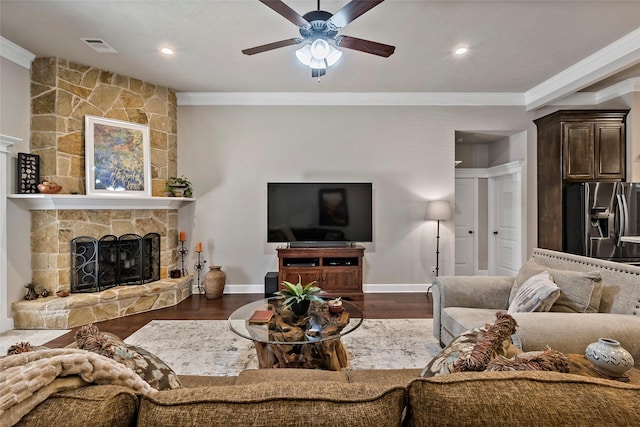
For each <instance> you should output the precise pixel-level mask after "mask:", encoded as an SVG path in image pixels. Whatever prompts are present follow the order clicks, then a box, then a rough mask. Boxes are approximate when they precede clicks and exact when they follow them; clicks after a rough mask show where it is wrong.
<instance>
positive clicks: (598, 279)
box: [432, 249, 640, 367]
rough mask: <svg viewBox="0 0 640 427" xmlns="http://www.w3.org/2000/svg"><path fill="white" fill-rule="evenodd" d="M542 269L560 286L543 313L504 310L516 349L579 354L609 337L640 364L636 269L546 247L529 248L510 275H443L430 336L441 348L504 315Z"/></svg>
mask: <svg viewBox="0 0 640 427" xmlns="http://www.w3.org/2000/svg"><path fill="white" fill-rule="evenodd" d="M543 271H548V272H549V273H550V274H551V276H552V277H553V278H555V281H556V283H557V284H558V286H559V287H560V288H561V296H560V298H559V299H558V300H557V301H556V302H555V303H554V305H553V306H552V307H551V310H550V311H549V312H532V313H512V316H513V318H514V319H515V320H516V322H517V323H518V328H517V332H516V334H515V335H514V337H513V340H514V344H516V345H517V346H519V347H520V348H522V350H524V351H535V350H540V349H543V348H545V347H546V346H550V347H551V348H553V349H554V350H558V351H561V352H563V353H579V354H584V351H585V349H586V347H587V345H589V344H590V343H592V342H595V341H598V339H599V338H603V337H607V338H613V339H615V340H617V341H619V342H620V344H621V345H622V347H624V348H625V349H627V350H628V351H629V352H630V353H631V354H632V356H633V358H634V360H635V364H636V367H638V366H640V267H636V266H632V265H627V264H620V263H615V262H611V261H605V260H600V259H594V258H589V257H584V256H579V255H572V254H567V253H563V252H556V251H551V250H547V249H534V251H533V254H532V256H531V258H530V259H529V261H528V262H527V263H526V264H525V265H524V266H523V267H522V268H521V269H520V271H519V272H518V274H517V275H516V276H515V277H503V276H455V277H454V276H448V277H447V276H443V277H438V278H436V280H435V281H434V285H433V287H432V292H433V305H434V307H433V332H434V335H435V337H436V338H438V339H439V340H440V342H441V344H443V345H445V344H449V343H450V342H451V341H452V340H453V339H454V338H455V337H456V336H458V335H459V334H461V333H462V332H464V331H466V330H468V329H471V328H473V327H476V326H479V325H483V324H485V323H488V322H491V321H492V320H493V319H494V317H495V313H496V312H497V311H501V310H502V311H504V310H507V308H508V307H509V304H510V302H511V300H512V299H513V294H514V290H515V289H516V288H517V287H518V286H519V285H521V284H522V283H523V282H524V281H526V280H527V279H528V278H530V277H531V276H533V275H535V274H537V273H540V272H543Z"/></svg>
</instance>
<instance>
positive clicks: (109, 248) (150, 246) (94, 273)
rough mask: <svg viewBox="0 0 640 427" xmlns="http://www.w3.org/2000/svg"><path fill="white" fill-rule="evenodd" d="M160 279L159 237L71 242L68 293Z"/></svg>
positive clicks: (82, 239) (91, 239) (158, 235)
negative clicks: (69, 289) (69, 285)
mask: <svg viewBox="0 0 640 427" xmlns="http://www.w3.org/2000/svg"><path fill="white" fill-rule="evenodd" d="M157 280H160V234H158V233H149V234H146V235H144V236H139V235H137V234H124V235H122V236H120V237H117V236H114V235H106V236H103V237H101V238H99V239H95V238H93V237H89V236H80V237H76V238H74V239H73V240H71V292H72V293H81V292H100V291H103V290H105V289H109V288H113V287H115V286H119V285H142V284H144V283H149V282H153V281H157Z"/></svg>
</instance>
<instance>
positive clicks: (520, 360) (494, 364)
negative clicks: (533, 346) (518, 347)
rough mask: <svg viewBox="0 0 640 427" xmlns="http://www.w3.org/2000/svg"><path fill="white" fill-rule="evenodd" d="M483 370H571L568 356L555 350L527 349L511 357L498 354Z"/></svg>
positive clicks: (567, 371) (566, 371) (565, 371)
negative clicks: (527, 350) (525, 351)
mask: <svg viewBox="0 0 640 427" xmlns="http://www.w3.org/2000/svg"><path fill="white" fill-rule="evenodd" d="M485 371H555V372H563V373H569V372H570V371H571V366H570V361H569V357H568V356H567V355H566V354H564V353H561V352H559V351H556V350H551V349H550V348H546V349H545V350H544V351H529V352H527V353H521V354H517V355H515V356H514V357H512V358H506V357H503V356H498V357H496V358H495V359H494V360H492V361H491V362H490V363H488V364H487V367H486V369H485Z"/></svg>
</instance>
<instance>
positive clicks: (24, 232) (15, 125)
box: [0, 57, 31, 322]
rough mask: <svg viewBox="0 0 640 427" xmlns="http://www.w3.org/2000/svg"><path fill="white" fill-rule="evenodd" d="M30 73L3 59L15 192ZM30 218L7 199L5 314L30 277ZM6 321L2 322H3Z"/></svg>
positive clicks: (2, 123) (0, 120)
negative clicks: (17, 160) (11, 140)
mask: <svg viewBox="0 0 640 427" xmlns="http://www.w3.org/2000/svg"><path fill="white" fill-rule="evenodd" d="M29 84H30V77H29V70H28V69H27V68H24V67H22V66H20V65H18V64H16V63H14V62H12V61H9V60H8V59H6V58H2V57H0V94H1V95H0V134H3V135H8V136H12V137H16V138H20V139H21V140H22V142H20V143H17V144H15V145H13V146H12V147H10V149H9V150H10V151H9V155H8V159H7V174H8V176H7V177H6V178H7V179H6V181H7V187H8V188H7V191H8V193H13V192H15V175H16V168H15V163H16V157H17V153H20V152H26V153H28V152H29V132H30V128H29V117H30V113H29V104H30V102H29ZM29 224H30V221H29V215H25V213H24V211H23V210H21V209H20V208H18V207H17V206H16V205H15V204H14V203H13V202H11V201H10V200H7V247H8V251H7V272H6V273H7V291H6V294H7V295H6V296H5V295H0V304H3V305H5V309H6V311H3V312H4V313H9V314H10V313H11V307H10V304H11V302H12V301H15V300H18V299H20V298H21V297H22V295H23V290H24V288H23V286H24V285H25V284H27V283H28V282H29V280H30V278H31V263H30V248H29V239H28V238H26V236H28V234H29ZM4 321H6V319H0V322H4Z"/></svg>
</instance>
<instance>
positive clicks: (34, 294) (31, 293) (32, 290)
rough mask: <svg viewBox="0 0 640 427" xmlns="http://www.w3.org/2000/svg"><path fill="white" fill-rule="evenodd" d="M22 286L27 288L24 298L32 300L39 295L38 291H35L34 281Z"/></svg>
mask: <svg viewBox="0 0 640 427" xmlns="http://www.w3.org/2000/svg"><path fill="white" fill-rule="evenodd" d="M24 287H25V288H27V293H26V294H25V296H24V299H25V300H27V301H33V300H34V299H37V298H38V297H39V295H38V292H37V291H36V284H35V283H29V284H28V285H25V286H24Z"/></svg>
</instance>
